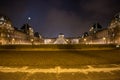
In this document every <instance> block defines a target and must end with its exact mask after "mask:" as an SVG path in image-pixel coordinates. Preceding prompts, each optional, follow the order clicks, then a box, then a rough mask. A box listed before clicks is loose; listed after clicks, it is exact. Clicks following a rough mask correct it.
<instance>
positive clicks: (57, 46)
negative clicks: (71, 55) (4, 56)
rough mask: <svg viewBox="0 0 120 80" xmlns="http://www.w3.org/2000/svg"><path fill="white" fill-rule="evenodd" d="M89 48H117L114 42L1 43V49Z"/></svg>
mask: <svg viewBox="0 0 120 80" xmlns="http://www.w3.org/2000/svg"><path fill="white" fill-rule="evenodd" d="M36 48H37V49H89V48H116V45H113V44H94V45H89V44H88V45H86V44H56V45H54V44H41V45H0V49H36Z"/></svg>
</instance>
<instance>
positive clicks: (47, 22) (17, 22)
mask: <svg viewBox="0 0 120 80" xmlns="http://www.w3.org/2000/svg"><path fill="white" fill-rule="evenodd" d="M118 12H120V0H0V14H4V15H6V16H8V17H9V18H10V19H11V20H12V23H13V25H14V26H15V27H17V28H20V27H21V26H22V25H23V24H24V23H29V24H30V25H31V26H32V27H33V29H34V30H35V31H36V32H39V33H40V34H41V35H42V36H44V37H57V35H58V34H59V33H63V34H64V35H65V36H66V37H78V36H80V35H81V34H82V33H83V32H86V31H88V30H89V28H90V27H89V26H90V25H92V24H93V23H96V22H99V23H100V24H101V25H102V26H103V27H104V28H105V27H108V24H109V22H110V21H111V19H112V18H113V16H114V15H115V14H116V13H118ZM28 17H31V20H28Z"/></svg>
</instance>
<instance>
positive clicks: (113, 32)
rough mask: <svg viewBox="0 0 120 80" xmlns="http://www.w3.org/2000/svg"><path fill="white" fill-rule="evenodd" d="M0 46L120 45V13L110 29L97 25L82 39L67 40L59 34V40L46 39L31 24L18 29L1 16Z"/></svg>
mask: <svg viewBox="0 0 120 80" xmlns="http://www.w3.org/2000/svg"><path fill="white" fill-rule="evenodd" d="M0 44H1V45H10V44H12V45H13V44H24V45H28V44H29V45H39V44H120V13H118V14H116V15H115V16H114V17H113V19H112V21H111V23H110V24H109V26H108V28H106V29H103V28H102V26H101V25H100V24H99V23H95V24H93V25H91V26H90V30H89V32H85V33H84V35H83V36H82V37H81V38H80V37H79V38H78V37H72V38H66V37H64V35H63V34H59V35H58V37H57V38H44V39H43V38H42V36H41V35H39V33H38V32H34V30H33V28H32V27H31V26H30V25H29V24H24V25H23V26H22V27H21V28H20V29H16V28H15V27H13V25H12V22H11V20H10V19H9V18H8V17H6V16H3V15H0Z"/></svg>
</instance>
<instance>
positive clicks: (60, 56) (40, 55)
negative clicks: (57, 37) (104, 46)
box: [0, 49, 120, 80]
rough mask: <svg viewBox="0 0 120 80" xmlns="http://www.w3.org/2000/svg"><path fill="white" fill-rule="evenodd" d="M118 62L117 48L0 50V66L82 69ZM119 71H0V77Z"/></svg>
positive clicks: (92, 76) (83, 79)
mask: <svg viewBox="0 0 120 80" xmlns="http://www.w3.org/2000/svg"><path fill="white" fill-rule="evenodd" d="M113 64H114V65H119V64H120V50H118V49H117V50H88V51H87V50H83V51H82V50H81V51H77V50H73V51H69V50H66V51H7V50H6V51H0V66H3V67H13V68H16V67H17V68H19V67H24V66H29V68H39V69H47V68H54V67H56V66H60V67H61V68H80V69H86V68H87V66H88V65H92V66H94V67H99V68H104V67H105V68H109V67H114V66H111V65H113ZM119 75H120V71H119V70H118V71H111V72H89V73H88V74H84V73H79V72H78V73H60V74H59V73H39V72H38V73H34V74H29V73H25V72H9V73H7V72H2V71H1V72H0V80H120V76H119Z"/></svg>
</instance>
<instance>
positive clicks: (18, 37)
mask: <svg viewBox="0 0 120 80" xmlns="http://www.w3.org/2000/svg"><path fill="white" fill-rule="evenodd" d="M41 43H43V39H42V37H41V36H38V37H36V36H34V30H33V29H32V27H31V26H29V25H28V24H24V26H23V28H21V29H20V30H19V29H15V28H14V27H13V25H12V22H11V20H10V19H9V18H8V17H6V16H3V15H0V44H1V45H10V44H12V45H13V44H36V45H37V44H41Z"/></svg>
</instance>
